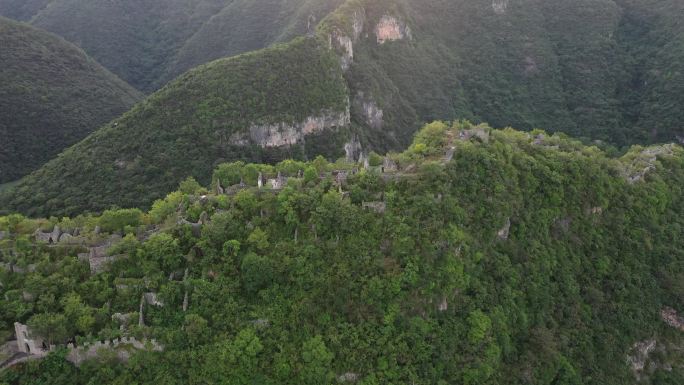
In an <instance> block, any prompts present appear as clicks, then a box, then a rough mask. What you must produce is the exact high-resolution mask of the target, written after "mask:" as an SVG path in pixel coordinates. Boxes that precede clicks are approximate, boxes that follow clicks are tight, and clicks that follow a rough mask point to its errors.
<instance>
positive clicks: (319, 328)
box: [0, 122, 684, 385]
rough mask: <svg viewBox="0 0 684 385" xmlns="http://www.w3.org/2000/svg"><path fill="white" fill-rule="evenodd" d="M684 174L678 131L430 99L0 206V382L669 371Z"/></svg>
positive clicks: (677, 352)
mask: <svg viewBox="0 0 684 385" xmlns="http://www.w3.org/2000/svg"><path fill="white" fill-rule="evenodd" d="M260 176H261V177H263V178H260ZM259 179H262V180H263V182H264V183H262V184H259V182H258V180H259ZM683 185H684V150H682V148H681V147H679V146H677V145H663V146H654V147H648V148H644V147H640V146H637V147H634V148H632V149H631V150H629V151H628V152H627V153H626V154H625V155H624V156H622V157H619V158H615V157H611V156H608V155H607V154H605V153H604V152H602V151H601V150H599V149H598V148H596V147H587V146H584V145H582V144H581V143H580V142H579V141H575V140H571V139H568V138H566V137H564V136H562V135H553V136H551V135H548V134H546V133H544V132H541V131H534V132H532V133H524V132H518V131H514V130H511V129H507V130H503V131H500V130H492V129H490V128H489V127H487V126H485V125H478V126H473V125H471V124H469V123H466V122H457V123H455V124H454V125H449V124H444V123H440V122H436V123H433V124H430V125H428V126H426V127H425V128H424V129H423V130H422V131H421V132H420V133H419V134H418V135H417V136H416V139H415V140H414V142H413V144H412V145H411V146H410V147H409V149H408V150H407V151H405V152H403V153H401V154H390V155H389V156H387V157H385V158H383V157H380V156H378V155H376V154H370V156H369V159H368V164H367V165H365V166H364V165H363V164H356V163H346V162H338V163H336V164H330V163H328V162H327V161H325V160H324V159H323V158H317V159H316V160H314V161H312V162H308V163H301V162H295V161H285V162H282V163H280V164H277V165H275V166H272V165H262V164H245V163H242V162H239V163H228V164H222V165H219V166H218V167H217V168H216V170H215V171H214V173H213V177H212V182H211V185H210V186H209V185H208V186H207V187H208V188H207V189H205V188H202V187H201V186H200V185H198V184H197V182H194V181H193V180H186V181H184V182H183V183H181V186H180V189H179V191H177V192H174V193H171V194H170V195H168V196H167V197H166V198H165V199H163V200H159V201H157V202H155V203H154V205H153V206H152V209H151V210H150V211H148V212H142V211H140V210H137V209H128V210H108V211H106V212H104V213H103V214H102V215H101V216H90V215H80V216H77V217H73V218H63V219H57V218H52V219H49V220H39V219H27V218H24V217H22V216H21V215H10V216H7V217H0V237H2V240H1V241H0V250H2V253H3V254H2V262H3V265H2V267H0V279H1V280H2V282H3V284H2V285H1V286H0V329H1V330H2V334H4V335H11V334H12V333H13V331H14V330H15V325H14V322H19V323H21V324H26V325H28V329H22V327H23V326H22V325H18V326H17V329H16V330H19V331H21V330H25V331H26V334H23V333H22V332H18V333H17V335H18V336H22V337H21V338H22V341H26V346H27V347H28V346H29V345H30V346H34V347H35V346H38V350H37V352H34V355H33V356H31V357H33V359H30V360H28V361H26V362H23V363H21V361H19V363H16V362H17V361H16V360H21V359H22V357H25V356H22V354H18V355H15V356H14V361H12V360H10V363H15V364H14V365H13V366H11V367H10V368H8V369H7V370H5V371H4V372H0V382H3V383H7V384H12V385H20V384H32V385H33V384H51V385H62V384H69V385H80V384H93V383H99V384H136V385H144V384H165V385H173V384H178V385H180V384H183V385H186V384H219V383H220V384H244V385H247V384H250V385H251V384H274V385H275V384H281V385H282V384H297V385H301V384H305V385H308V384H311V385H318V384H333V383H357V384H364V385H371V384H373V385H374V384H417V385H434V384H467V385H476V384H501V385H505V384H548V385H551V384H556V385H558V384H563V385H579V384H587V385H613V384H615V385H618V384H620V385H621V384H636V383H640V384H654V385H655V384H659V385H662V384H681V383H682V381H684V359H683V357H682V355H681V352H682V346H684V317H682V316H680V315H679V314H681V311H682V310H684V290H683V288H682V285H681V282H682V277H683V276H684V267H683V265H682V263H681V261H682V259H683V258H684V254H683V252H684V244H683V243H682V241H683V240H682V237H681V228H682V227H683V226H684V222H683V221H684V201H683V200H684V195H683V193H682V187H681V186H683ZM122 235H125V236H124V237H123V238H122ZM133 338H134V339H133ZM112 340H113V341H112ZM41 341H45V344H46V346H47V345H50V344H53V345H55V348H54V349H53V352H52V353H51V354H50V355H48V356H47V357H44V358H42V359H38V357H39V354H43V353H42V351H41V350H40V346H41V344H42V342H41ZM67 341H73V342H75V344H76V346H73V345H72V346H70V347H65V346H66V342H67ZM100 341H112V342H111V343H110V342H108V343H107V344H102V343H101V342H100ZM140 341H147V342H146V345H145V344H143V343H142V342H140ZM152 341H154V342H152ZM87 343H90V345H86V344H87ZM71 362H75V363H77V364H78V366H74V365H73V364H72V363H71Z"/></svg>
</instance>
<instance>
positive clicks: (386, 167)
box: [382, 156, 399, 172]
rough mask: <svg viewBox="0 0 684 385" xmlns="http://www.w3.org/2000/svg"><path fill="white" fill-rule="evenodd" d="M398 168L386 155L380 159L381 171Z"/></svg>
mask: <svg viewBox="0 0 684 385" xmlns="http://www.w3.org/2000/svg"><path fill="white" fill-rule="evenodd" d="M398 170H399V166H397V163H396V162H395V161H393V160H392V159H390V158H389V157H387V156H386V157H385V159H384V160H383V161H382V171H383V172H395V171H398Z"/></svg>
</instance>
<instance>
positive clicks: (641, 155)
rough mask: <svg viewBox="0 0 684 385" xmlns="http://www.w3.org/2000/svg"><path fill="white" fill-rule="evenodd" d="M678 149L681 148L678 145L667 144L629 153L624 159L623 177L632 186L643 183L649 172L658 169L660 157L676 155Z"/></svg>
mask: <svg viewBox="0 0 684 385" xmlns="http://www.w3.org/2000/svg"><path fill="white" fill-rule="evenodd" d="M677 149H680V148H679V146H677V145H676V144H665V145H661V146H652V147H648V148H645V149H643V150H641V151H640V152H638V153H634V152H630V153H628V154H627V155H625V156H624V157H623V158H622V161H623V165H622V169H621V170H620V172H621V173H622V177H623V178H625V180H627V182H628V183H630V184H633V183H636V182H639V181H642V180H643V179H644V178H645V177H646V175H647V174H648V173H649V172H651V171H653V170H655V169H656V165H657V161H658V157H660V156H671V155H674V153H675V151H677Z"/></svg>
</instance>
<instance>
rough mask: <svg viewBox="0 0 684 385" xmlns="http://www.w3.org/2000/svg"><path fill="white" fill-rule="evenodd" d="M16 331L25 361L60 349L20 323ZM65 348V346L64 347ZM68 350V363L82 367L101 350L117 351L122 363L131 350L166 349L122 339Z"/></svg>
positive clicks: (73, 347) (146, 341) (154, 343)
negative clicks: (82, 364) (34, 334)
mask: <svg viewBox="0 0 684 385" xmlns="http://www.w3.org/2000/svg"><path fill="white" fill-rule="evenodd" d="M14 331H15V334H16V337H17V343H16V349H17V352H16V353H20V354H22V355H23V357H22V358H24V360H25V359H37V358H42V357H45V356H46V355H48V353H50V352H51V351H53V350H55V349H57V348H58V346H57V345H50V344H48V343H47V341H45V340H44V339H42V338H40V337H38V336H33V335H32V333H31V332H30V329H29V327H28V326H27V325H23V324H21V323H19V322H15V323H14ZM62 346H64V345H62ZM66 348H67V350H68V353H67V357H66V359H67V361H70V362H72V363H73V364H75V365H80V364H81V363H82V362H83V361H85V360H87V359H90V358H96V357H97V355H98V353H99V351H101V350H105V349H106V350H113V351H116V353H117V357H118V358H119V359H120V360H121V361H126V360H128V358H129V357H130V349H136V350H151V351H157V352H158V351H163V350H164V348H163V347H162V346H161V345H160V344H159V343H157V341H155V340H153V339H152V340H143V341H139V340H137V339H135V338H132V337H121V338H117V339H108V340H104V341H97V342H95V343H93V344H91V343H84V344H83V345H80V346H77V345H76V344H74V343H69V344H66ZM19 362H22V360H15V361H14V363H19Z"/></svg>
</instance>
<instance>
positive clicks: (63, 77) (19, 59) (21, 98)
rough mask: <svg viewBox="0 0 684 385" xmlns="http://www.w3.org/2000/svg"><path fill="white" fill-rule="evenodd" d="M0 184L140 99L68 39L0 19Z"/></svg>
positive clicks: (20, 174)
mask: <svg viewBox="0 0 684 385" xmlns="http://www.w3.org/2000/svg"><path fill="white" fill-rule="evenodd" d="M0 47H1V48H0V138H2V139H1V140H0V184H2V183H5V182H9V181H13V180H16V179H19V178H20V177H22V176H24V175H26V174H28V173H29V172H31V171H33V170H35V169H37V168H38V167H40V166H41V165H43V164H44V163H45V162H47V161H48V160H50V159H52V158H54V157H55V156H57V154H59V153H60V152H61V151H62V150H64V149H65V148H67V147H69V146H71V145H72V144H74V143H76V142H78V141H79V140H81V139H83V138H84V137H86V136H87V135H88V134H89V133H91V132H93V131H95V130H96V129H97V128H98V127H100V126H101V125H102V124H104V123H106V122H107V121H109V120H111V119H112V118H114V117H116V116H118V115H120V114H122V113H124V112H125V111H127V110H128V109H129V108H131V107H132V106H133V104H134V103H136V102H137V101H139V100H141V98H142V95H141V94H140V93H139V92H138V91H136V90H134V89H133V88H132V87H130V86H129V85H128V84H126V83H125V82H123V81H122V80H121V79H119V78H117V77H116V76H115V75H114V74H112V73H111V72H109V71H107V70H106V69H104V68H103V67H102V66H100V65H99V64H98V63H97V62H95V61H94V60H93V59H91V58H90V57H88V56H87V55H86V54H85V53H83V51H81V50H80V49H78V48H77V47H75V46H74V45H72V44H70V43H68V42H66V41H64V40H63V39H61V38H59V37H57V36H55V35H52V34H50V33H48V32H45V31H42V30H38V29H36V28H34V27H31V26H29V25H27V24H23V23H18V22H14V21H11V20H9V19H6V18H3V17H0Z"/></svg>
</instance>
